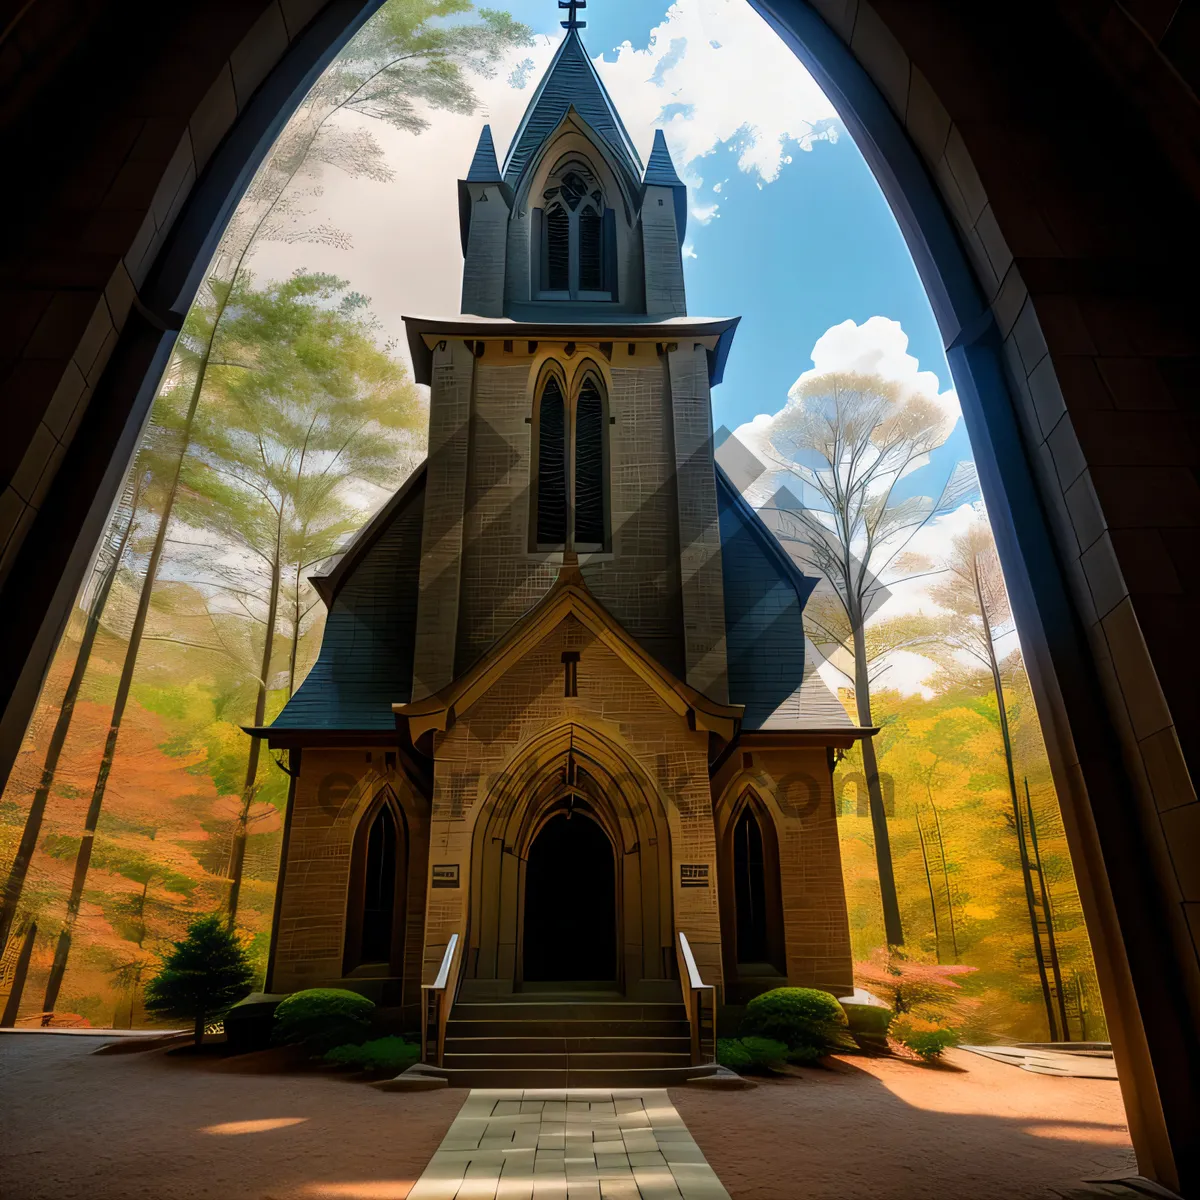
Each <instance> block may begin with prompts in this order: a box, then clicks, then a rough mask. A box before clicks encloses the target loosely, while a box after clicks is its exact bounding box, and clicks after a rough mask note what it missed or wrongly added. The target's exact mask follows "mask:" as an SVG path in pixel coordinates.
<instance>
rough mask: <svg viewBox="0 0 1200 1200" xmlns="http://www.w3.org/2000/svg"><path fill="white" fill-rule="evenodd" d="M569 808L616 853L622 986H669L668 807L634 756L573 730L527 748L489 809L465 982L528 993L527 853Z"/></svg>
mask: <svg viewBox="0 0 1200 1200" xmlns="http://www.w3.org/2000/svg"><path fill="white" fill-rule="evenodd" d="M568 808H574V809H575V810H577V811H580V812H581V814H583V815H581V816H580V818H579V819H584V820H591V821H594V822H596V823H597V824H598V825H599V826H600V828H601V829H602V831H603V834H604V836H606V837H607V838H608V840H609V842H610V843H611V845H612V848H613V859H614V876H615V878H614V883H615V900H614V904H615V913H616V946H615V951H616V981H617V983H618V985H619V986H620V987H622V988H623V989H624V990H625V991H626V992H627V993H634V994H636V993H637V992H638V991H639V989H644V988H645V987H647V986H653V984H652V981H662V980H670V979H672V978H673V976H674V973H675V959H674V943H673V938H674V918H673V901H672V892H671V834H670V826H669V823H668V819H667V811H666V807H665V805H664V803H663V800H662V798H661V797H660V796H659V794H658V792H657V789H656V788H655V787H654V785H653V783H652V781H651V780H650V778H649V776H648V775H647V774H646V772H645V771H644V769H643V768H642V767H641V766H640V764H638V763H637V761H636V760H635V759H634V758H633V757H632V756H631V755H629V754H628V753H627V752H626V751H624V750H623V749H622V748H621V747H619V746H618V745H617V744H616V743H615V742H613V741H612V740H611V739H610V738H608V737H607V736H606V735H604V734H601V733H598V732H597V731H595V730H592V729H589V728H588V727H586V726H583V725H579V724H575V723H570V724H564V725H561V726H558V727H556V728H554V729H551V730H548V731H546V732H544V733H542V734H540V735H538V736H537V737H535V738H532V739H531V740H530V741H529V742H527V743H526V744H525V746H523V747H522V748H521V750H520V751H519V752H518V754H517V755H516V757H515V758H514V759H513V761H512V762H511V763H510V765H509V766H508V768H507V769H506V770H505V771H504V772H503V773H502V774H501V776H500V778H499V779H498V780H497V781H496V783H495V784H494V785H493V787H492V789H491V791H490V792H489V794H488V796H487V798H486V800H485V801H484V805H483V809H482V811H481V812H480V815H479V818H478V819H477V820H476V823H475V829H474V833H473V837H472V843H471V874H470V889H471V892H470V900H469V919H468V929H467V937H466V941H467V962H466V975H467V978H468V979H471V980H477V981H480V983H481V984H482V981H485V980H487V981H493V983H494V985H495V988H496V990H499V991H506V990H509V989H518V988H520V987H521V986H522V985H523V983H524V977H523V973H522V968H523V962H522V953H521V951H522V946H523V928H524V920H525V915H524V913H523V911H522V905H523V899H524V896H525V894H526V892H525V888H526V882H527V873H528V864H529V856H530V849H531V847H532V846H533V844H534V841H535V839H536V838H537V836H538V834H539V833H540V832H541V831H542V829H543V827H544V826H545V825H546V824H547V823H548V822H549V821H550V820H552V819H555V818H556V817H558V816H559V815H562V814H565V812H566V811H567V810H568ZM572 819H574V818H572Z"/></svg>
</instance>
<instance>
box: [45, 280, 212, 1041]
mask: <svg viewBox="0 0 1200 1200" xmlns="http://www.w3.org/2000/svg"><path fill="white" fill-rule="evenodd" d="M232 291H233V287H232V285H230V289H229V292H227V293H226V295H225V299H223V300H222V301H221V303H220V305H219V306H218V309H217V312H216V314H215V315H214V317H213V326H212V332H211V334H210V335H209V338H208V344H207V346H205V348H204V353H203V354H202V356H201V358H200V360H199V361H198V362H197V364H196V381H195V383H194V384H193V386H192V394H191V397H190V399H189V401H188V410H187V417H186V418H185V420H184V424H183V438H182V444H181V446H180V447H179V458H178V460H177V461H176V463H175V472H174V475H173V476H172V478H171V486H170V487H169V488H168V489H167V495H166V499H165V500H164V502H163V511H162V518H161V519H160V520H159V523H158V530H157V531H156V533H155V535H154V546H153V548H152V549H151V551H150V561H149V562H148V563H147V565H146V577H145V579H143V580H142V590H141V593H140V594H139V596H138V605H137V611H136V613H135V614H134V618H133V628H132V629H131V630H130V633H129V644H128V645H127V646H126V647H125V661H124V663H123V664H122V666H121V678H120V680H119V682H118V683H117V695H116V698H115V699H114V700H113V707H112V716H111V717H110V719H109V725H108V736H107V737H106V738H105V740H104V754H103V756H102V757H101V759H100V769H99V770H98V771H97V773H96V783H95V786H94V787H93V788H92V801H91V804H90V805H89V806H88V812H87V819H86V821H85V822H84V828H83V840H82V841H81V842H80V843H79V853H78V854H77V855H76V857H75V874H74V877H73V878H72V880H71V894H70V896H69V897H68V898H67V915H66V920H65V921H64V924H63V929H62V933H61V934H60V935H59V938H58V946H57V947H56V948H55V951H54V965H53V966H52V967H51V968H50V978H49V979H48V980H47V982H46V999H45V1001H44V1002H43V1005H42V1011H43V1013H44V1015H43V1017H42V1024H44V1025H48V1024H49V1023H50V1015H51V1014H52V1013H53V1012H54V1006H55V1004H57V1003H58V993H59V989H60V988H61V987H62V980H63V975H64V974H65V973H66V969H67V959H68V957H69V956H70V953H71V935H72V932H73V931H74V928H75V921H76V919H77V918H78V916H79V908H80V905H81V904H82V902H83V887H84V884H85V882H86V881H87V873H88V867H89V865H90V864H91V861H92V845H93V843H94V841H95V837H96V826H97V824H98V823H99V821H100V810H101V809H102V808H103V806H104V793H105V791H106V790H107V788H108V777H109V774H110V773H111V771H112V764H113V757H114V755H115V754H116V751H117V738H118V737H119V736H120V733H121V721H122V719H123V718H124V716H125V705H126V704H127V703H128V701H129V691H130V688H131V687H132V686H133V671H134V667H135V666H136V665H137V657H138V651H139V650H140V649H141V645H142V635H143V634H144V633H145V631H146V619H147V617H148V616H149V615H150V594H151V592H153V590H154V581H155V579H156V578H157V576H158V568H159V565H160V563H161V562H162V556H163V549H164V547H165V546H166V542H167V527H168V526H169V525H170V523H171V509H172V508H174V506H175V497H176V495H177V494H178V491H179V479H180V476H181V475H182V473H183V460H184V458H185V457H186V456H187V450H188V444H189V443H190V442H191V437H192V423H193V422H194V420H195V418H196V408H197V406H198V405H199V403H200V393H201V392H202V390H203V388H204V377H205V374H206V373H207V370H208V360H209V358H210V357H211V355H212V350H213V343H214V342H215V340H216V336H217V328H218V326H219V325H220V322H221V317H222V316H223V315H224V312H225V304H226V303H227V301H228V297H229V295H230V294H232Z"/></svg>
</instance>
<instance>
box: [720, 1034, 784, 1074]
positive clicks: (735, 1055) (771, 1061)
mask: <svg viewBox="0 0 1200 1200" xmlns="http://www.w3.org/2000/svg"><path fill="white" fill-rule="evenodd" d="M787 1060H788V1048H787V1047H786V1046H785V1045H784V1044H783V1043H782V1042H777V1041H774V1040H772V1039H771V1038H762V1037H745V1038H719V1039H718V1041H717V1062H719V1063H720V1064H721V1066H723V1067H728V1068H729V1069H730V1070H731V1071H737V1072H738V1073H739V1074H746V1073H750V1072H755V1071H769V1070H771V1069H772V1068H774V1067H779V1066H782V1065H783V1064H784V1063H785V1062H787Z"/></svg>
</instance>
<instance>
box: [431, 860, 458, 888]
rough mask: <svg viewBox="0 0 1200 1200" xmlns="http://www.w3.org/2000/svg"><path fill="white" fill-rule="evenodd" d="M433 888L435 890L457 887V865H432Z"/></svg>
mask: <svg viewBox="0 0 1200 1200" xmlns="http://www.w3.org/2000/svg"><path fill="white" fill-rule="evenodd" d="M433 886H434V887H435V888H456V887H458V863H434V864H433Z"/></svg>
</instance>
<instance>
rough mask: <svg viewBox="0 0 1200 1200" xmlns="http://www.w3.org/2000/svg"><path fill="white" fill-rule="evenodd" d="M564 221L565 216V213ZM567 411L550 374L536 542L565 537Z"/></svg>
mask: <svg viewBox="0 0 1200 1200" xmlns="http://www.w3.org/2000/svg"><path fill="white" fill-rule="evenodd" d="M563 220H564V222H565V220H566V217H565V215H564V217H563ZM566 431H567V422H566V412H565V409H564V407H563V394H562V389H561V388H560V387H559V386H558V380H557V379H555V378H554V376H553V375H552V376H551V377H550V378H549V379H547V380H546V385H545V387H543V388H542V398H541V401H540V404H539V406H538V482H537V544H538V545H539V546H562V545H564V544H565V543H566V540H567V444H566Z"/></svg>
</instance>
